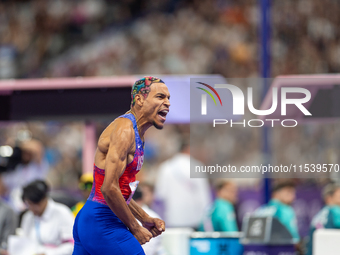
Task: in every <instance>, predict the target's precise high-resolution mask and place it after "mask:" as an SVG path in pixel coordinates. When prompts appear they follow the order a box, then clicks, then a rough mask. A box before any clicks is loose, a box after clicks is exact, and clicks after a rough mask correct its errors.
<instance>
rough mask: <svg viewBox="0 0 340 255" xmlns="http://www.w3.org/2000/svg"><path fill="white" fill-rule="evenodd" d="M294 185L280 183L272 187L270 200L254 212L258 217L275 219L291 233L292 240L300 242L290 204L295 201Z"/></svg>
mask: <svg viewBox="0 0 340 255" xmlns="http://www.w3.org/2000/svg"><path fill="white" fill-rule="evenodd" d="M295 192H296V190H295V185H294V184H293V183H292V182H288V181H287V182H281V183H278V184H277V185H275V186H274V188H273V191H272V199H271V200H270V201H269V203H268V204H267V205H265V206H262V207H260V208H259V209H257V210H256V211H255V215H258V216H273V217H276V218H277V219H278V220H279V221H280V222H281V223H282V224H283V225H284V226H285V227H286V228H287V229H288V231H289V232H290V233H291V235H292V237H293V239H294V240H295V241H296V242H298V241H299V240H300V236H299V232H298V228H297V221H296V215H295V212H294V210H293V208H292V206H291V204H292V203H293V202H294V200H295Z"/></svg>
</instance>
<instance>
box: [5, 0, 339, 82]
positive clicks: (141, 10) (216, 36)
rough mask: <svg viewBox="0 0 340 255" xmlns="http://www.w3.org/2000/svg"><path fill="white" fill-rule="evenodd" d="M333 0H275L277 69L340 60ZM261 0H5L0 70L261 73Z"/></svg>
mask: <svg viewBox="0 0 340 255" xmlns="http://www.w3.org/2000/svg"><path fill="white" fill-rule="evenodd" d="M339 11H340V3H339V2H338V1H333V0H325V1H323V0H312V1H309V0H301V1H294V0H287V1H279V0H275V1H271V64H272V65H271V66H272V72H271V73H272V76H273V77H275V76H277V75H280V74H300V73H304V74H308V73H332V72H339V69H340V61H339V59H340V58H339V56H340V46H339V38H340V37H339V32H338V29H337V27H338V26H339V23H340V21H339V18H338V13H339ZM260 15H261V14H260V8H259V4H258V1H255V0H242V1H234V0H230V1H219V0H215V1H209V0H203V1H198V0H185V1H179V0H167V1H146V0H144V1H137V0H129V1H118V2H114V1H108V0H86V1H75V0H73V1H66V0H49V1H43V0H34V1H25V0H21V1H19V0H16V1H2V2H1V3H0V18H1V22H0V38H1V39H0V40H1V46H0V66H1V68H0V70H1V71H0V78H27V77H60V76H98V75H99V76H107V75H125V74H141V73H142V74H145V73H152V74H188V73H190V74H202V73H207V74H209V73H218V74H222V75H224V76H225V77H227V78H228V77H253V76H259V64H260V62H259V61H260V40H259V35H260V34H259V31H260V28H259V24H260Z"/></svg>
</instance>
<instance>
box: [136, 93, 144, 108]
mask: <svg viewBox="0 0 340 255" xmlns="http://www.w3.org/2000/svg"><path fill="white" fill-rule="evenodd" d="M144 100H145V99H144V96H143V95H142V94H137V95H135V105H138V106H139V107H142V106H143V104H144Z"/></svg>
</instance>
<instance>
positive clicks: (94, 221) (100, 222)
mask: <svg viewBox="0 0 340 255" xmlns="http://www.w3.org/2000/svg"><path fill="white" fill-rule="evenodd" d="M73 238H74V251H73V255H89V254H90V255H97V254H98V255H109V254H110V255H112V254H117V255H118V254H119V255H120V254H122V255H145V253H144V251H143V248H142V246H141V245H140V244H139V242H138V241H137V239H136V238H135V237H134V236H133V235H132V233H131V232H130V231H129V230H128V228H127V227H126V226H125V225H124V223H123V222H122V221H121V220H120V219H119V218H118V217H117V216H116V215H115V214H114V213H113V212H112V211H111V209H110V208H109V207H108V206H107V205H103V204H100V203H97V202H94V201H90V200H87V201H86V203H85V205H84V207H83V208H82V209H81V210H80V212H79V213H78V215H77V217H76V220H75V223H74V226H73Z"/></svg>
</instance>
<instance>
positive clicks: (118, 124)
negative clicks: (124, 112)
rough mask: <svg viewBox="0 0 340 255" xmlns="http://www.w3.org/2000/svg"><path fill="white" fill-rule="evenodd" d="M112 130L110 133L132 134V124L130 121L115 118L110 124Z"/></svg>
mask: <svg viewBox="0 0 340 255" xmlns="http://www.w3.org/2000/svg"><path fill="white" fill-rule="evenodd" d="M112 125H113V130H112V132H117V131H124V132H133V131H134V129H133V123H132V121H131V120H130V119H127V118H117V119H115V120H114V121H113V122H112Z"/></svg>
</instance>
